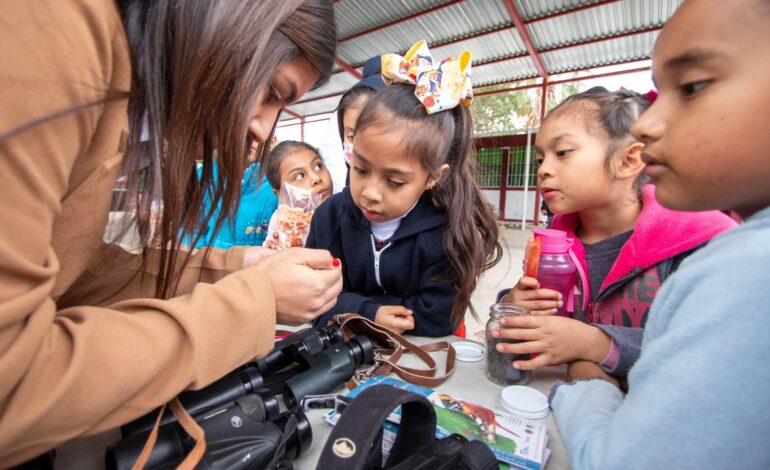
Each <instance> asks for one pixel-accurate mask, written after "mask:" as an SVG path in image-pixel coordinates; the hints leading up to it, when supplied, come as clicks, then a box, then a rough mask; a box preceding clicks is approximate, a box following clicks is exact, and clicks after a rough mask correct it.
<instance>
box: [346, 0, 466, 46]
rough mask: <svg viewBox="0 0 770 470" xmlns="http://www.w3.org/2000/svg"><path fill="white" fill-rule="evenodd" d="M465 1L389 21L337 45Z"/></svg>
mask: <svg viewBox="0 0 770 470" xmlns="http://www.w3.org/2000/svg"><path fill="white" fill-rule="evenodd" d="M463 1H465V0H452V1H450V2H447V3H444V4H441V5H436V6H435V7H431V8H426V9H425V10H422V11H418V12H417V13H412V14H411V15H407V16H404V17H403V18H399V19H397V20H393V21H389V22H387V23H385V24H381V25H379V26H376V27H374V28H371V29H367V30H364V31H360V32H358V33H355V34H351V35H350V36H347V37H344V38H342V39H339V40H337V44H339V43H343V42H347V41H350V40H351V39H355V38H357V37H359V36H363V35H365V34H369V33H373V32H375V31H379V30H381V29H385V28H388V27H390V26H393V25H397V24H399V23H403V22H404V21H409V20H411V19H414V18H418V17H420V16H424V15H427V14H428V13H432V12H434V11H438V10H441V9H442V8H446V7H448V6H452V5H455V4H457V3H460V2H463Z"/></svg>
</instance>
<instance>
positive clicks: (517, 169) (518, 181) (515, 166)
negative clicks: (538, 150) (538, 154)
mask: <svg viewBox="0 0 770 470" xmlns="http://www.w3.org/2000/svg"><path fill="white" fill-rule="evenodd" d="M526 153H527V147H511V151H510V153H509V157H508V186H509V187H511V186H516V187H523V186H524V181H525V179H524V178H525V175H524V170H525V169H526V160H525V154H526ZM536 184H537V161H536V159H535V147H534V146H532V147H531V148H530V154H529V187H530V188H532V187H534V186H535V185H536Z"/></svg>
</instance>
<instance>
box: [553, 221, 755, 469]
mask: <svg viewBox="0 0 770 470" xmlns="http://www.w3.org/2000/svg"><path fill="white" fill-rule="evenodd" d="M768 286H770V208H765V209H764V210H762V211H760V212H759V213H757V214H755V215H754V216H752V217H750V218H749V219H747V220H746V221H745V222H744V224H743V225H740V226H738V227H736V228H734V229H731V230H728V231H726V232H724V233H722V234H721V235H718V236H717V237H715V238H714V239H712V241H711V242H709V243H708V245H706V246H705V247H704V248H702V249H701V250H699V251H698V252H696V253H695V254H693V255H691V256H690V257H689V258H687V259H686V260H685V261H684V262H682V265H681V266H680V267H679V270H678V271H677V272H676V273H674V274H673V275H672V276H671V277H670V278H669V279H668V280H667V281H666V282H665V283H664V284H663V287H662V288H661V289H660V291H658V294H657V297H656V298H655V300H654V302H653V305H652V309H651V311H650V314H649V318H648V321H647V324H646V328H645V330H644V340H643V343H642V351H641V355H640V356H639V360H638V361H637V362H636V364H635V365H634V367H633V368H632V369H631V371H630V372H629V375H628V386H629V392H628V394H627V395H626V396H623V394H622V393H621V391H620V390H619V389H618V388H616V387H615V386H614V385H612V384H610V383H609V382H606V381H604V380H600V379H593V380H585V381H578V382H575V383H573V384H565V385H560V386H559V387H558V388H556V390H555V391H554V393H553V397H552V401H551V407H552V408H553V410H554V416H555V418H556V422H557V424H558V425H559V430H560V433H561V436H562V439H563V441H564V444H565V445H566V447H567V450H568V452H569V454H570V460H571V462H572V466H573V467H574V468H575V469H584V468H585V469H589V468H591V469H592V468H597V469H616V468H622V469H651V468H677V469H711V468H714V469H722V468H741V469H746V468H749V469H753V468H756V469H767V468H770V445H768V442H769V441H768V436H770V412H769V411H768V410H770V367H768V364H767V362H768V359H770V304H769V303H768V298H767V297H765V295H766V294H767V289H768Z"/></svg>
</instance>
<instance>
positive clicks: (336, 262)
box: [332, 258, 340, 268]
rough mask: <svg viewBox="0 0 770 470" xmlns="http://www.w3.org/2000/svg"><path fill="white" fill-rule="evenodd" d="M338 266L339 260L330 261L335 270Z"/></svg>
mask: <svg viewBox="0 0 770 470" xmlns="http://www.w3.org/2000/svg"><path fill="white" fill-rule="evenodd" d="M339 265H340V259H339V258H334V259H333V260H332V266H334V267H335V268H336V267H337V266H339Z"/></svg>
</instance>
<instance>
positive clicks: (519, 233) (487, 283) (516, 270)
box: [465, 225, 532, 341]
mask: <svg viewBox="0 0 770 470" xmlns="http://www.w3.org/2000/svg"><path fill="white" fill-rule="evenodd" d="M500 233H501V236H502V244H503V258H502V259H501V260H500V262H499V263H498V264H497V265H496V266H494V267H493V268H491V269H490V270H488V271H487V272H485V273H484V274H483V275H482V277H481V279H480V280H479V283H478V284H477V285H476V290H475V291H474V292H473V296H471V302H472V304H473V307H474V308H475V309H476V313H478V315H479V321H477V320H475V319H474V318H473V317H472V316H471V314H470V311H469V312H468V313H467V314H466V316H465V327H466V329H467V336H468V339H474V340H478V341H483V339H484V336H483V332H484V326H485V325H486V323H487V319H489V307H490V305H492V304H493V303H494V302H495V299H496V298H497V293H498V292H499V291H500V290H501V289H506V288H510V287H512V286H513V284H514V283H515V282H516V281H518V280H519V278H520V277H521V275H522V269H521V261H522V259H524V248H525V247H526V244H527V239H528V238H529V237H530V236H531V235H532V228H531V227H528V228H527V229H526V230H521V228H520V227H518V226H513V225H501V227H500Z"/></svg>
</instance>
